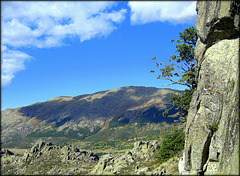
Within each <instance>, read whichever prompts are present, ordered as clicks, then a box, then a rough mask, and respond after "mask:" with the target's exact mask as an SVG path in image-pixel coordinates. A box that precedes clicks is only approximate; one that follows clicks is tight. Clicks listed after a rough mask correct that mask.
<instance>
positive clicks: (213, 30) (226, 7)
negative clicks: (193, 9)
mask: <svg viewBox="0 0 240 176" xmlns="http://www.w3.org/2000/svg"><path fill="white" fill-rule="evenodd" d="M197 11H198V19H197V23H196V27H197V31H198V35H199V39H198V42H197V45H196V50H195V56H196V69H197V71H196V72H197V80H198V87H197V90H196V91H195V93H194V94H193V99H192V101H191V105H190V109H189V113H188V117H187V124H186V130H185V132H186V142H185V149H184V156H183V162H181V163H180V167H179V168H181V169H182V166H181V165H184V169H183V170H181V172H182V174H197V173H198V174H206V175H212V174H213V175H214V174H217V173H222V174H236V175H237V174H239V11H240V5H239V3H237V1H198V3H197ZM181 161H182V160H181Z"/></svg>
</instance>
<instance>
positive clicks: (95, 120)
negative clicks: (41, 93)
mask: <svg viewBox="0 0 240 176" xmlns="http://www.w3.org/2000/svg"><path fill="white" fill-rule="evenodd" d="M177 92H179V93H180V91H176V90H171V89H158V88H154V87H135V86H130V87H121V88H117V89H113V90H108V91H102V92H97V93H94V94H88V95H79V96H75V97H56V98H53V99H50V100H48V101H45V102H41V103H35V104H32V105H29V106H25V107H20V108H15V109H6V110H4V111H2V121H1V122H2V123H1V125H2V129H1V130H2V131H1V134H2V142H3V143H4V142H7V141H12V140H16V139H21V138H24V137H27V136H34V137H38V136H39V137H41V136H42V137H43V136H44V137H48V136H55V137H71V138H77V139H84V138H85V137H87V136H91V135H93V134H95V133H97V132H98V131H99V130H102V128H110V127H116V126H123V125H125V124H128V123H133V122H134V123H144V122H150V123H157V122H163V121H166V122H168V123H171V122H173V119H169V118H164V117H162V115H161V114H162V112H163V111H164V109H165V108H166V107H167V106H171V102H169V100H168V99H169V96H170V94H171V93H177ZM106 124H107V127H106ZM108 126H109V127H108Z"/></svg>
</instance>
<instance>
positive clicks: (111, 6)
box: [1, 1, 197, 110]
mask: <svg viewBox="0 0 240 176" xmlns="http://www.w3.org/2000/svg"><path fill="white" fill-rule="evenodd" d="M195 6H196V2H191V1H185V2H180V1H174V2H170V1H166V2H162V1H154V2H144V1H130V2H127V1H125V2H119V1H118V2H114V1H113V2H102V1H101V2H100V1H95V2H89V1H88V2H81V1H77V2H66V1H62V2H58V1H52V2H47V1H39V2H37V1H36V2H26V1H25V2H24V1H23V2H16V1H12V2H11V1H8V2H2V9H1V24H2V33H1V39H2V40H1V63H2V64H1V78H2V79H1V86H2V89H1V93H2V102H1V105H2V107H1V108H2V110H4V109H6V108H16V107H21V106H26V105H29V104H33V103H36V102H42V101H46V100H48V99H51V98H54V97H57V96H77V95H81V94H89V93H94V92H97V91H102V90H109V89H114V88H118V87H123V86H147V87H158V88H167V87H165V86H163V85H165V84H167V83H169V82H167V81H164V80H158V79H156V77H157V74H153V73H150V70H151V69H155V62H154V61H152V60H151V59H150V58H151V57H154V56H157V58H158V60H159V61H161V62H167V61H168V60H169V57H170V56H171V55H173V54H175V50H176V48H175V43H171V40H172V39H178V36H179V32H182V31H183V30H184V29H185V28H186V27H191V26H195V22H196V18H197V14H196V10H195ZM170 88H173V89H180V90H183V89H185V88H184V87H179V86H177V85H175V86H170Z"/></svg>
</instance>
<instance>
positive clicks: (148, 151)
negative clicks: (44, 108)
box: [1, 141, 178, 175]
mask: <svg viewBox="0 0 240 176" xmlns="http://www.w3.org/2000/svg"><path fill="white" fill-rule="evenodd" d="M159 147H160V144H159V143H158V141H138V142H135V144H134V147H133V148H132V149H131V150H129V151H125V153H122V154H106V155H103V156H102V157H101V158H100V159H99V158H98V156H97V155H96V154H94V153H92V152H90V151H84V150H80V149H79V148H77V147H76V146H74V145H67V146H64V147H60V146H56V145H53V144H52V143H51V142H44V141H38V142H36V143H35V144H34V145H33V146H32V147H31V148H30V149H28V150H27V151H26V152H25V153H24V155H23V156H19V155H18V156H17V155H15V154H14V153H13V152H11V151H9V150H8V149H3V150H2V152H1V174H2V175H171V174H178V172H177V163H178V156H176V157H173V158H171V159H170V160H169V161H167V162H165V163H163V164H161V165H160V164H159V163H156V162H155V159H154V158H153V155H154V153H155V151H157V150H158V149H159Z"/></svg>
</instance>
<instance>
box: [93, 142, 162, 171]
mask: <svg viewBox="0 0 240 176" xmlns="http://www.w3.org/2000/svg"><path fill="white" fill-rule="evenodd" d="M157 149H159V144H158V143H157V141H153V142H149V141H139V142H136V143H135V144H134V148H133V149H132V150H130V151H127V152H126V153H125V154H119V155H116V156H112V155H104V156H103V157H102V158H101V159H100V160H99V162H98V164H97V165H96V166H95V167H94V168H93V169H92V171H91V172H90V175H109V174H123V173H131V172H133V173H132V174H141V173H146V172H147V171H148V170H149V168H148V167H144V168H139V165H138V163H139V162H140V161H141V160H145V161H149V160H150V159H151V158H152V156H153V154H154V152H155V151H156V150H157Z"/></svg>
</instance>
